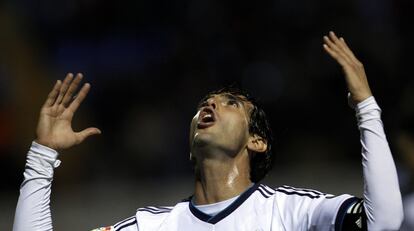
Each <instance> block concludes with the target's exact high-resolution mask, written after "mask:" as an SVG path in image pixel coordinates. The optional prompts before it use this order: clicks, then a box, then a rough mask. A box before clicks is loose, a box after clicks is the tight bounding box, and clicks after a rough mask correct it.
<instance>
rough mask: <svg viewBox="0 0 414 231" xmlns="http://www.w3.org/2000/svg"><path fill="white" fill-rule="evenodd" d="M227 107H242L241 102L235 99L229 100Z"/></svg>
mask: <svg viewBox="0 0 414 231" xmlns="http://www.w3.org/2000/svg"><path fill="white" fill-rule="evenodd" d="M227 105H231V106H235V107H239V106H240V105H239V101H237V100H234V99H229V100H228V101H227Z"/></svg>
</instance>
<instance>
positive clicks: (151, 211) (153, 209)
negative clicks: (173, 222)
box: [136, 201, 188, 230]
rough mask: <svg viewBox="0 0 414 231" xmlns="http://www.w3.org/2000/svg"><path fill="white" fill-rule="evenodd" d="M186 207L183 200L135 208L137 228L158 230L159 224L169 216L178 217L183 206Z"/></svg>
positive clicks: (186, 204) (183, 208)
mask: <svg viewBox="0 0 414 231" xmlns="http://www.w3.org/2000/svg"><path fill="white" fill-rule="evenodd" d="M187 207H188V202H187V201H183V202H180V203H178V204H176V205H175V206H146V207H143V208H139V209H137V212H136V219H137V220H138V221H139V222H138V228H139V230H158V229H159V228H160V227H161V225H162V224H163V223H164V222H166V220H167V219H169V218H171V217H179V214H181V213H182V212H183V211H184V210H185V208H187Z"/></svg>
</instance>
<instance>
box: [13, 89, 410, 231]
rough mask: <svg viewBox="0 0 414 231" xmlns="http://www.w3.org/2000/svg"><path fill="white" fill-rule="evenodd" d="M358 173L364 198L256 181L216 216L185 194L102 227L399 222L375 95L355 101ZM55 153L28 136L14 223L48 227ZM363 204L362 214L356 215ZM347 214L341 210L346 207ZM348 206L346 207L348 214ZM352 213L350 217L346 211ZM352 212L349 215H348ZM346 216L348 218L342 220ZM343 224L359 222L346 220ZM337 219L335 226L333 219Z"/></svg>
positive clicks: (378, 226) (266, 230) (320, 226)
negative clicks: (183, 198) (29, 143)
mask: <svg viewBox="0 0 414 231" xmlns="http://www.w3.org/2000/svg"><path fill="white" fill-rule="evenodd" d="M355 111H356V117H357V120H358V128H359V130H360V134H361V136H360V141H361V145H362V150H361V155H362V166H363V176H364V201H363V202H362V201H358V202H357V203H355V202H356V201H357V200H358V199H357V198H355V197H352V196H350V195H346V194H345V195H341V196H337V197H335V196H333V195H328V194H323V193H320V192H317V191H314V190H308V189H296V188H292V187H289V186H282V187H279V188H276V189H271V188H270V187H268V186H265V185H262V184H255V185H253V186H252V187H250V188H249V189H247V191H245V192H244V193H242V194H241V195H239V196H238V197H237V198H236V199H235V200H234V201H230V202H229V205H228V206H225V207H223V208H224V209H222V210H221V211H219V212H218V213H217V214H215V215H214V216H210V215H208V214H205V213H203V212H201V211H200V210H198V209H197V208H196V207H195V206H194V205H193V204H192V203H191V200H186V201H183V202H180V203H178V204H176V205H175V206H174V207H145V208H141V209H138V210H137V212H136V214H135V215H134V216H132V217H130V218H128V219H126V220H124V221H121V222H119V223H117V224H115V225H114V226H110V227H106V228H101V229H98V230H105V231H113V230H116V231H119V230H122V231H137V230H139V231H150V230H161V231H162V230H169V231H174V230H180V231H187V230H191V231H194V230H197V231H204V230H226V231H228V230H237V231H240V230H246V231H247V230H248V231H256V230H262V231H271V230H286V231H287V230H294V231H296V230H323V231H325V230H334V229H335V230H341V229H343V230H359V228H360V227H364V226H363V225H361V224H364V220H366V223H367V227H368V230H398V229H399V227H400V224H401V220H402V217H403V212H402V201H401V193H400V191H399V186H398V179H397V172H396V169H395V165H394V161H393V158H392V155H391V150H390V149H389V146H388V142H387V140H386V136H385V133H384V129H383V125H382V121H381V116H380V115H381V109H380V108H379V106H378V105H377V103H376V102H375V99H374V97H369V98H368V99H366V100H364V101H363V102H361V103H359V104H357V105H356V107H355ZM57 157H58V153H57V152H56V151H55V150H53V149H50V148H48V147H45V146H42V145H40V144H37V143H36V142H33V144H32V146H31V148H30V150H29V152H28V155H27V162H26V168H25V171H24V181H23V183H22V185H21V188H20V196H19V201H18V203H17V207H16V214H15V219H14V225H13V230H14V231H28V230H38V231H52V230H53V226H52V215H51V212H50V193H51V186H52V180H53V173H54V169H55V168H56V167H57V166H59V163H60V161H59V160H58V159H57ZM361 211H364V214H366V219H360V218H361V217H359V216H360V214H361ZM344 214H346V216H345V215H344ZM349 214H350V215H349ZM353 215H355V216H356V217H355V216H354V217H355V220H353V219H350V218H352V217H353ZM349 217H350V218H349ZM347 221H351V222H347ZM348 224H351V225H356V227H357V228H349V227H352V226H348ZM336 226H337V227H336Z"/></svg>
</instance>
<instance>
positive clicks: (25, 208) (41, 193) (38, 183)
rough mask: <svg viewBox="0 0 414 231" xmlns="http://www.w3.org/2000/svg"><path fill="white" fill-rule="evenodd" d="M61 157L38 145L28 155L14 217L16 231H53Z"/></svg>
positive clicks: (35, 144)
mask: <svg viewBox="0 0 414 231" xmlns="http://www.w3.org/2000/svg"><path fill="white" fill-rule="evenodd" d="M57 157H58V153H57V152H56V151H55V150H53V149H50V148H48V147H46V146H43V145H40V144H38V143H36V142H33V143H32V146H31V147H30V150H29V152H28V154H27V160H26V166H25V170H24V173H23V176H24V180H23V183H22V184H21V186H20V196H19V199H18V202H17V207H16V213H15V217H14V224H13V231H26V230H39V231H44V230H49V231H50V230H53V226H52V216H51V213H50V194H51V186H52V180H53V171H54V168H56V167H58V166H59V164H60V161H59V160H58V159H57Z"/></svg>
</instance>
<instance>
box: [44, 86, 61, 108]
mask: <svg viewBox="0 0 414 231" xmlns="http://www.w3.org/2000/svg"><path fill="white" fill-rule="evenodd" d="M61 84H62V81H60V80H58V81H56V83H55V86H53V89H52V91H51V92H50V93H49V95H48V96H47V99H46V101H45V103H44V104H43V106H45V107H49V106H52V105H53V103H54V102H55V100H56V97H57V95H58V94H59V89H60V85H61Z"/></svg>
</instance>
